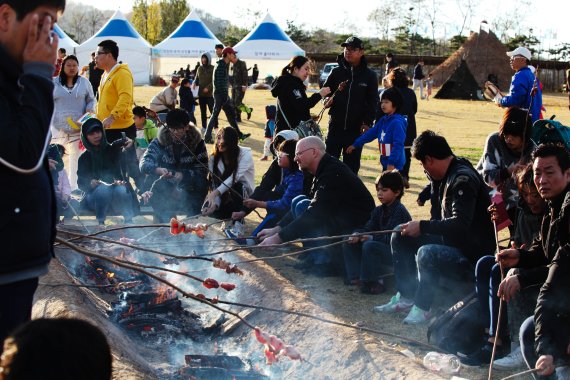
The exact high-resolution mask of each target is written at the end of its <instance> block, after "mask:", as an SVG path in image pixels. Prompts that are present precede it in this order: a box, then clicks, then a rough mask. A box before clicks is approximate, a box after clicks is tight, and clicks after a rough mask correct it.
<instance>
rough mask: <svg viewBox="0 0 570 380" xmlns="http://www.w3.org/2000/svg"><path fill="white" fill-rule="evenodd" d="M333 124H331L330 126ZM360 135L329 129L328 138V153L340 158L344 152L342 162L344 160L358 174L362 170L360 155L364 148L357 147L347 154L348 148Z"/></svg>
mask: <svg viewBox="0 0 570 380" xmlns="http://www.w3.org/2000/svg"><path fill="white" fill-rule="evenodd" d="M330 127H331V126H330V125H329V128H330ZM357 137H358V136H357V135H354V133H352V132H345V131H342V130H341V131H333V132H331V130H330V129H329V133H328V135H327V138H326V141H325V143H326V145H327V153H328V154H330V155H331V156H333V157H336V158H340V155H341V153H342V162H344V163H345V164H346V165H347V166H348V167H349V168H350V170H352V172H353V173H354V174H357V175H358V170H360V156H361V155H362V148H356V149H355V150H354V151H353V152H352V153H350V154H346V153H345V152H346V148H348V147H349V146H351V145H352V143H354V140H356V138H357Z"/></svg>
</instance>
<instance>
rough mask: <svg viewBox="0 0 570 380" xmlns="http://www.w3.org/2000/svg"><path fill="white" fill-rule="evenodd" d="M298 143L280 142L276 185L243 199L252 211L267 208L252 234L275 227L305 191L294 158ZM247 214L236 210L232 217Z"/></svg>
mask: <svg viewBox="0 0 570 380" xmlns="http://www.w3.org/2000/svg"><path fill="white" fill-rule="evenodd" d="M296 145H297V141H296V140H286V141H283V142H282V143H281V144H279V146H278V148H277V150H278V153H277V160H276V161H277V165H278V167H279V169H280V174H281V175H280V181H279V182H278V183H276V184H275V187H274V188H273V189H271V190H270V191H267V192H265V194H258V195H261V196H255V195H256V194H255V191H254V194H252V196H251V198H249V199H244V201H243V205H244V206H245V207H247V208H248V209H249V210H251V211H253V210H255V209H256V208H264V209H267V215H266V216H265V218H264V219H263V221H262V222H261V223H260V224H259V226H257V227H256V228H255V230H254V231H253V232H252V233H251V235H252V236H256V235H257V233H258V232H259V231H261V230H262V229H264V228H271V227H274V226H275V225H276V224H277V222H278V221H279V220H280V219H281V218H282V217H283V216H284V215H285V214H286V213H287V212H288V211H289V209H290V208H291V201H292V200H293V198H295V197H296V196H297V195H301V194H302V192H303V172H302V171H301V170H299V166H298V165H297V163H296V162H295V160H294V157H295V147H296ZM256 190H257V188H256ZM246 215H247V213H246V211H243V210H242V211H238V212H234V213H233V214H232V219H233V220H241V219H243V218H244V217H245V216H246Z"/></svg>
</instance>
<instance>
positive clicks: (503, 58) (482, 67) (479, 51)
mask: <svg viewBox="0 0 570 380" xmlns="http://www.w3.org/2000/svg"><path fill="white" fill-rule="evenodd" d="M506 53H507V48H506V47H505V45H503V44H502V43H501V41H499V39H498V38H497V36H495V34H494V33H493V32H486V31H484V30H480V31H479V33H475V32H472V33H471V35H470V36H469V38H468V39H467V40H466V41H465V43H464V44H463V45H461V47H460V48H459V49H457V51H456V52H455V53H453V54H452V55H451V56H450V57H449V58H447V59H446V60H445V61H444V62H443V63H442V64H441V65H439V66H438V67H437V68H435V70H433V71H432V78H433V81H434V86H435V87H440V86H442V85H443V84H444V83H445V82H447V81H448V80H449V79H450V78H451V77H452V76H453V74H454V73H455V71H456V70H457V69H459V68H460V67H461V62H462V61H465V64H466V65H467V69H468V70H469V72H470V73H471V74H472V76H473V78H474V79H475V82H476V83H477V85H478V88H477V89H471V90H470V92H473V91H474V92H476V91H477V90H478V89H481V88H483V86H484V84H485V82H486V81H487V80H489V79H491V78H492V79H496V83H497V85H498V86H499V88H500V89H501V90H502V91H503V92H508V90H509V86H510V83H511V77H512V75H513V71H512V69H511V67H510V65H509V57H508V56H507V54H506ZM463 69H464V68H463ZM465 85H467V84H464V86H465ZM470 85H471V84H470Z"/></svg>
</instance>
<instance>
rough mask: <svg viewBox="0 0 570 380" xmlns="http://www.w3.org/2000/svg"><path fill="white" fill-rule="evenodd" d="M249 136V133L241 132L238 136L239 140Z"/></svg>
mask: <svg viewBox="0 0 570 380" xmlns="http://www.w3.org/2000/svg"><path fill="white" fill-rule="evenodd" d="M249 136H251V133H242V134H241V136H240V137H239V141H245V139H247V138H248V137H249Z"/></svg>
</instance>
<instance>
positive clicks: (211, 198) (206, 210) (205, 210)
mask: <svg viewBox="0 0 570 380" xmlns="http://www.w3.org/2000/svg"><path fill="white" fill-rule="evenodd" d="M218 194H219V192H218V190H214V191H211V192H209V193H208V195H206V199H205V200H204V204H203V205H202V215H204V216H206V215H210V214H212V213H213V212H214V211H216V209H217V208H218V206H217V205H216V197H217V196H218Z"/></svg>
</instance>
